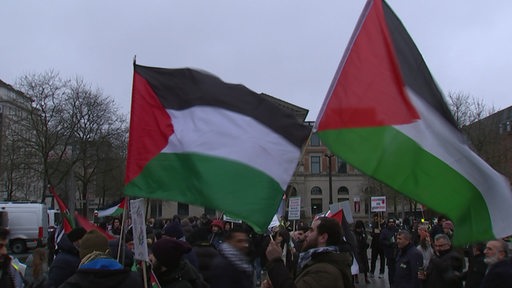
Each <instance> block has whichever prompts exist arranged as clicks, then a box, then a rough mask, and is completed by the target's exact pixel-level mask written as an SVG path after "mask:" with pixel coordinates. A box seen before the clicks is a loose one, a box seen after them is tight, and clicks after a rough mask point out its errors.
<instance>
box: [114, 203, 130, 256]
mask: <svg viewBox="0 0 512 288" xmlns="http://www.w3.org/2000/svg"><path fill="white" fill-rule="evenodd" d="M124 199H125V206H126V207H125V209H124V210H123V216H121V233H120V234H119V244H118V247H117V261H118V262H120V263H121V264H123V265H124V245H123V242H124V239H125V235H124V233H125V232H126V231H125V227H124V226H125V219H126V214H127V213H128V209H129V208H130V203H129V201H128V196H125V197H124ZM121 250H123V254H121ZM121 255H123V259H122V261H119V259H120V258H121Z"/></svg>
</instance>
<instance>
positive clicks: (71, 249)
mask: <svg viewBox="0 0 512 288" xmlns="http://www.w3.org/2000/svg"><path fill="white" fill-rule="evenodd" d="M85 232H86V231H85V229H84V228H82V227H79V228H75V229H73V230H71V231H70V232H69V233H68V234H65V235H63V236H62V238H61V239H60V241H59V242H58V243H57V251H56V252H55V253H56V256H55V259H53V262H52V265H50V269H49V270H48V287H49V288H57V287H59V286H60V285H61V284H62V283H64V281H66V280H67V279H68V278H69V277H71V276H72V275H73V274H74V273H75V272H76V270H77V269H78V266H79V265H80V255H79V252H78V243H79V241H80V239H82V237H83V236H84V235H85Z"/></svg>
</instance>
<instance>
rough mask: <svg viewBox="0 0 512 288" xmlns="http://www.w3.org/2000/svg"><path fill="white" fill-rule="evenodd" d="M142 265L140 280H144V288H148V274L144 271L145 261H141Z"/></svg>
mask: <svg viewBox="0 0 512 288" xmlns="http://www.w3.org/2000/svg"><path fill="white" fill-rule="evenodd" d="M141 263H142V278H143V279H144V288H148V273H147V271H146V269H147V268H146V266H147V265H146V261H141Z"/></svg>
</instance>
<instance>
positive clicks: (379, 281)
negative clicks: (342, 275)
mask: <svg viewBox="0 0 512 288" xmlns="http://www.w3.org/2000/svg"><path fill="white" fill-rule="evenodd" d="M379 266H380V261H379V260H377V263H376V267H375V271H377V272H376V273H375V275H374V277H373V278H371V277H368V280H370V283H368V284H366V283H365V281H364V275H363V274H359V276H358V278H359V284H355V287H356V288H363V287H364V288H370V287H371V288H389V281H388V269H387V268H386V269H385V271H384V277H382V278H379V274H378V271H379V268H380V267H379Z"/></svg>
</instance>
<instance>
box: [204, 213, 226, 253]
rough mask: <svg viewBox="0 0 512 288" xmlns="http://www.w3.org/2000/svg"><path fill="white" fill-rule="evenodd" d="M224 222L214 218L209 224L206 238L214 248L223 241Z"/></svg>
mask: <svg viewBox="0 0 512 288" xmlns="http://www.w3.org/2000/svg"><path fill="white" fill-rule="evenodd" d="M223 228H224V222H223V221H222V220H220V219H215V220H213V221H212V224H211V233H210V236H209V237H208V239H209V240H210V244H211V245H213V247H215V249H218V248H219V245H220V244H221V243H222V242H224V231H222V229H223Z"/></svg>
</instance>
